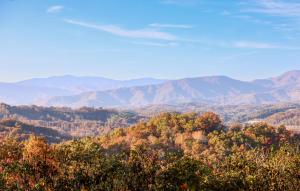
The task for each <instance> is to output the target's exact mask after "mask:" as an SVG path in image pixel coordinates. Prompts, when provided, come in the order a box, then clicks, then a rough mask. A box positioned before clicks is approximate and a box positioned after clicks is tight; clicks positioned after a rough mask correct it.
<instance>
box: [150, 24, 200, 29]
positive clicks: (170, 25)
mask: <svg viewBox="0 0 300 191" xmlns="http://www.w3.org/2000/svg"><path fill="white" fill-rule="evenodd" d="M149 26H150V27H155V28H178V29H190V28H194V26H192V25H179V24H162V23H151V24H149Z"/></svg>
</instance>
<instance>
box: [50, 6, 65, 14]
mask: <svg viewBox="0 0 300 191" xmlns="http://www.w3.org/2000/svg"><path fill="white" fill-rule="evenodd" d="M63 9H64V6H62V5H54V6H51V7H49V8H48V9H47V11H46V12H47V13H59V12H61V11H62V10H63Z"/></svg>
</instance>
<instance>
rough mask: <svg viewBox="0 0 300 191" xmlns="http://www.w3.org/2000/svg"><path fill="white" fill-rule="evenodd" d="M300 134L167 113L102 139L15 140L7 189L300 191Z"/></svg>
mask: <svg viewBox="0 0 300 191" xmlns="http://www.w3.org/2000/svg"><path fill="white" fill-rule="evenodd" d="M299 143H300V138H299V135H297V134H293V133H292V132H290V131H288V130H286V129H285V128H284V127H283V126H280V127H273V126H270V125H268V124H266V123H258V124H251V125H235V126H226V125H224V124H222V122H221V120H220V118H219V117H218V116H217V115H216V114H214V113H210V112H209V113H204V114H202V115H197V114H195V113H188V114H178V113H165V114H161V115H158V116H156V117H153V118H151V119H150V120H149V121H146V122H140V123H137V124H135V125H133V126H131V127H128V128H118V129H115V130H114V131H112V132H110V133H108V134H106V135H103V136H99V137H93V138H83V139H79V140H73V141H68V142H63V143H60V144H48V143H47V142H46V141H45V139H43V138H41V137H35V136H31V137H30V138H29V139H28V140H26V141H22V142H20V141H17V139H15V138H14V137H7V138H5V139H3V140H2V141H1V145H0V190H8V191H9V190H24V191H25V190H26V191H27V190H49V191H50V190H78V191H81V190H82V191H83V190H118V191H119V190H124V191H125V190H132V191H135V190H299V189H300V186H299V185H300V153H299Z"/></svg>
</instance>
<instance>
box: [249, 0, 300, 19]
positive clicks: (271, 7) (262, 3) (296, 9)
mask: <svg viewBox="0 0 300 191" xmlns="http://www.w3.org/2000/svg"><path fill="white" fill-rule="evenodd" d="M255 2H256V7H253V8H250V9H246V11H248V12H256V13H265V14H269V15H273V16H285V17H300V3H295V2H287V1H282V0H256V1H255Z"/></svg>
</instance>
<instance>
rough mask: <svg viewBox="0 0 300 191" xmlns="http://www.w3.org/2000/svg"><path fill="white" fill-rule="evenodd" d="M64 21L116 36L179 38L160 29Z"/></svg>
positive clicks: (160, 38)
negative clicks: (134, 28)
mask: <svg viewBox="0 0 300 191" xmlns="http://www.w3.org/2000/svg"><path fill="white" fill-rule="evenodd" d="M64 21H65V22H67V23H69V24H73V25H78V26H81V27H86V28H91V29H96V30H99V31H103V32H107V33H110V34H113V35H116V36H122V37H128V38H141V39H157V40H167V41H174V40H176V39H177V38H176V36H174V35H172V34H170V33H167V32H162V31H158V30H150V29H137V30H130V29H125V28H122V27H119V26H116V25H101V24H94V23H88V22H83V21H77V20H71V19H64Z"/></svg>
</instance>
